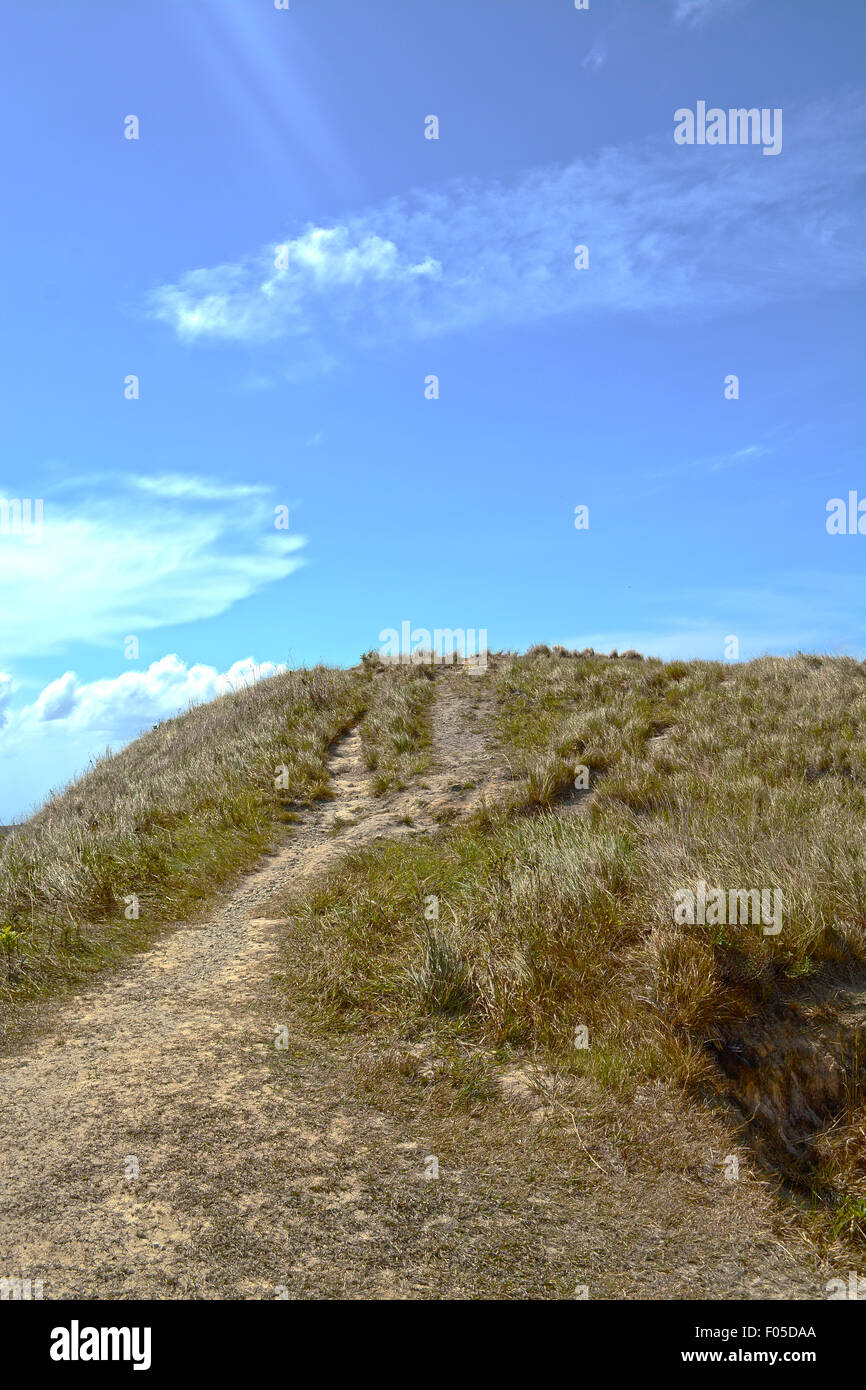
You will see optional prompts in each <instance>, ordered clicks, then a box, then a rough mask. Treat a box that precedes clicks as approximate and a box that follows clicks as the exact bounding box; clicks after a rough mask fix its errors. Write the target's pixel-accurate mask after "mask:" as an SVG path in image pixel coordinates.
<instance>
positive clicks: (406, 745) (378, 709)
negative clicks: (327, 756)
mask: <svg viewBox="0 0 866 1390" xmlns="http://www.w3.org/2000/svg"><path fill="white" fill-rule="evenodd" d="M363 662H364V667H365V669H366V671H367V672H368V674H369V676H370V681H371V692H370V700H369V707H368V710H367V715H366V718H365V720H364V723H363V725H362V726H361V745H362V747H363V750H364V762H365V764H366V766H367V769H368V771H370V772H372V773H373V790H374V791H375V792H376V794H377V795H378V796H384V795H385V793H386V792H389V791H393V790H395V789H400V788H402V787H405V786H406V785H407V784H408V781H409V779H410V778H411V777H415V776H418V775H419V774H420V773H422V772H425V771H426V770H427V768H428V767H429V764H430V706H431V704H432V701H433V697H434V685H433V680H432V675H433V672H432V670H431V668H430V667H429V666H387V665H384V664H383V663H382V662H380V661H379V659H378V656H377V655H376V653H372V652H371V653H368V654H367V655H366V656H365V657H364V658H363Z"/></svg>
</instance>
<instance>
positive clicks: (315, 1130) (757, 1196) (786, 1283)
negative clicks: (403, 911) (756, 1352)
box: [0, 675, 821, 1299]
mask: <svg viewBox="0 0 866 1390" xmlns="http://www.w3.org/2000/svg"><path fill="white" fill-rule="evenodd" d="M477 679H478V678H476V677H465V676H464V677H461V676H457V675H454V676H448V677H447V678H445V679H443V680H442V681H441V686H440V689H439V698H438V700H437V702H436V705H435V706H434V710H435V723H434V755H435V764H434V767H433V770H432V771H431V773H430V774H428V775H427V776H426V777H425V779H424V785H423V786H422V787H418V788H411V789H409V790H408V791H406V792H404V793H401V794H399V795H398V796H395V797H392V798H390V799H389V800H388V801H387V802H384V803H383V802H382V801H381V800H377V799H376V798H374V797H372V796H371V794H370V792H369V789H368V779H367V776H366V774H365V771H364V768H363V764H362V761H361V756H360V739H359V737H358V735H357V733H356V732H353V733H351V734H349V735H348V736H347V737H346V738H345V739H343V740H342V741H341V742H340V743H339V745H337V746H336V747H335V749H334V751H333V756H332V759H331V775H332V786H333V789H334V792H335V799H334V801H332V802H330V803H325V804H323V805H322V806H320V807H318V808H317V809H315V810H314V811H312V812H310V813H309V814H308V815H307V816H306V817H305V819H304V822H303V823H302V824H300V825H298V826H297V827H296V828H295V829H294V830H293V832H292V834H291V838H290V840H289V843H288V844H287V845H286V846H285V847H284V848H283V849H281V850H280V851H279V852H278V853H277V854H276V855H274V856H273V857H272V858H271V859H270V860H269V861H268V862H266V864H265V866H264V867H263V868H261V869H260V870H259V871H258V872H256V873H254V874H252V875H250V876H249V877H247V878H246V879H244V880H243V882H242V883H241V884H240V886H239V887H238V888H237V889H236V891H235V892H234V893H233V894H232V895H231V897H230V899H229V900H228V902H227V903H226V904H225V906H224V907H223V908H222V910H220V911H219V912H218V913H216V914H215V915H214V916H213V917H212V918H211V919H210V920H207V921H203V922H200V923H197V924H194V925H187V926H181V927H179V928H178V929H177V930H176V931H175V932H174V933H173V934H172V935H170V936H167V937H164V938H163V939H162V940H161V941H160V942H159V943H157V944H156V945H155V946H154V947H153V948H152V949H151V950H150V951H149V952H147V953H146V954H144V955H142V956H140V957H138V958H136V959H135V960H134V961H133V962H132V963H131V964H129V965H128V966H126V967H125V968H124V969H123V970H121V971H119V972H118V973H117V974H116V975H115V976H113V977H112V978H111V980H110V981H109V982H107V983H103V984H101V985H99V986H97V987H95V988H93V989H91V990H88V991H87V992H85V993H83V994H81V995H79V996H78V997H76V998H74V999H73V1000H71V1001H70V1002H69V1003H68V1004H66V1005H65V1006H63V1008H62V1009H61V1010H60V1011H59V1013H58V1016H57V1025H56V1027H55V1029H54V1031H53V1033H52V1034H51V1035H50V1036H45V1037H42V1038H40V1039H39V1040H37V1041H36V1042H35V1043H34V1044H33V1046H32V1049H31V1052H30V1055H28V1056H15V1057H9V1058H6V1059H3V1060H2V1061H0V1094H2V1096H3V1101H2V1111H0V1276H6V1277H10V1276H17V1277H20V1278H22V1279H31V1280H36V1279H41V1280H42V1281H43V1286H44V1297H45V1298H51V1299H57V1298H64V1297H73V1298H83V1299H87V1298H109V1299H124V1298H135V1297H139V1298H212V1299H229V1298H242V1299H262V1298H264V1299H272V1298H279V1297H292V1298H294V1297H315V1298H325V1297H360V1298H388V1297H401V1298H431V1297H434V1298H435V1297H445V1298H461V1297H527V1296H529V1297H574V1296H575V1294H574V1290H575V1288H576V1287H580V1286H583V1285H588V1286H589V1288H590V1290H591V1294H590V1296H591V1297H607V1298H621V1297H660V1296H661V1297H676V1296H685V1297H693V1298H719V1297H725V1296H731V1297H741V1298H748V1297H763V1298H767V1297H769V1298H778V1297H800V1298H810V1297H811V1298H814V1297H821V1291H820V1290H821V1284H820V1282H819V1281H820V1279H821V1272H820V1271H819V1270H818V1268H817V1266H815V1265H814V1264H811V1263H810V1262H809V1260H808V1259H807V1258H806V1257H805V1256H804V1255H803V1254H802V1252H795V1253H793V1254H792V1253H791V1252H790V1251H789V1250H785V1248H784V1247H781V1249H782V1252H783V1253H781V1254H780V1247H779V1242H778V1241H777V1239H776V1237H775V1235H774V1234H773V1232H772V1230H771V1229H770V1226H769V1224H768V1220H767V1215H766V1209H765V1205H762V1203H764V1204H765V1195H764V1194H763V1189H761V1188H755V1189H754V1191H753V1190H752V1189H750V1188H748V1185H746V1184H743V1185H742V1186H741V1189H740V1192H739V1193H737V1194H734V1193H733V1192H727V1193H725V1192H722V1193H721V1194H720V1193H719V1190H718V1184H715V1186H714V1185H713V1184H709V1186H708V1185H707V1182H706V1176H705V1173H704V1169H703V1167H702V1166H701V1165H700V1164H698V1165H697V1168H696V1169H695V1171H691V1170H689V1166H688V1164H686V1169H685V1172H684V1176H683V1189H682V1193H681V1194H679V1196H680V1197H681V1216H680V1217H678V1219H677V1220H676V1221H675V1222H674V1223H673V1226H672V1225H671V1221H670V1210H671V1206H670V1193H669V1192H668V1191H667V1188H666V1187H665V1185H664V1184H662V1183H659V1184H656V1186H654V1185H653V1180H652V1179H651V1178H650V1179H647V1180H644V1181H643V1182H638V1183H636V1182H635V1180H634V1177H633V1175H629V1174H628V1173H622V1172H620V1171H619V1170H618V1169H617V1166H616V1155H615V1152H612V1153H608V1154H607V1155H605V1152H604V1151H603V1150H602V1149H601V1148H600V1149H599V1150H598V1151H597V1152H598V1154H599V1155H600V1157H601V1163H599V1161H598V1158H596V1157H593V1158H592V1162H591V1163H590V1161H589V1160H588V1159H587V1160H584V1157H583V1154H582V1153H576V1151H575V1145H574V1140H573V1139H572V1138H571V1137H570V1135H565V1137H564V1138H563V1141H562V1142H563V1144H567V1145H568V1156H567V1160H565V1161H563V1162H561V1163H559V1162H551V1161H550V1159H549V1156H548V1158H547V1159H545V1157H544V1155H545V1153H547V1150H546V1149H545V1147H544V1144H543V1143H542V1140H541V1129H540V1126H539V1124H538V1117H537V1114H534V1113H533V1110H532V1106H531V1105H530V1104H528V1103H526V1102H525V1101H524V1100H522V1099H521V1098H519V1097H518V1098H517V1099H514V1100H512V1101H508V1102H507V1103H506V1102H503V1116H502V1118H501V1123H500V1124H499V1126H498V1128H497V1133H496V1137H495V1138H494V1139H492V1138H491V1137H490V1136H489V1135H488V1134H487V1133H486V1132H485V1129H484V1126H483V1124H479V1123H476V1122H475V1121H472V1120H469V1121H467V1120H461V1121H460V1124H459V1125H456V1126H455V1125H451V1124H450V1123H448V1122H446V1121H444V1120H440V1119H437V1118H436V1117H435V1115H432V1114H430V1113H427V1112H425V1111H423V1109H419V1111H418V1113H417V1114H416V1115H413V1116H410V1117H407V1118H405V1119H404V1120H400V1119H399V1118H397V1117H395V1116H394V1115H393V1114H389V1113H386V1112H383V1111H380V1110H379V1109H377V1108H376V1107H375V1106H374V1105H373V1104H372V1103H365V1102H364V1101H363V1099H359V1095H358V1091H357V1088H356V1087H353V1084H352V1081H351V1078H352V1076H353V1075H354V1071H353V1067H354V1065H355V1063H354V1059H353V1056H352V1051H353V1046H355V1045H354V1044H352V1043H351V1042H349V1041H347V1043H346V1046H345V1047H344V1048H343V1049H342V1051H336V1052H335V1051H334V1049H333V1047H332V1046H331V1045H330V1044H329V1045H328V1046H327V1047H325V1046H323V1045H321V1044H320V1043H319V1042H318V1040H317V1039H316V1038H315V1037H314V1036H311V1035H309V1033H308V1032H306V1031H305V1028H304V1024H303V1022H302V1020H301V1019H300V1018H299V1017H294V1016H292V1015H289V1016H286V1008H285V1005H282V1004H278V1003H277V1002H276V1001H277V998H278V996H277V995H276V994H275V992H274V985H273V977H274V972H275V970H276V969H277V968H278V962H279V941H280V935H281V932H283V931H284V930H285V927H284V925H283V924H278V923H273V922H271V921H269V920H268V919H267V918H263V917H261V916H257V915H256V913H257V911H260V910H261V909H262V906H263V905H264V904H265V903H266V902H267V900H268V898H269V897H270V896H271V895H272V894H274V893H275V892H276V891H277V890H279V889H281V888H284V887H285V886H286V885H288V884H292V885H295V884H297V883H298V882H299V881H301V880H303V879H305V878H309V877H310V876H312V875H316V874H318V873H320V872H321V871H322V870H323V869H324V868H325V867H327V866H328V865H329V864H330V863H332V862H334V861H335V860H336V859H337V858H339V856H340V855H342V854H343V853H344V852H345V849H346V848H347V847H348V846H349V845H357V844H363V843H368V842H370V841H373V840H376V839H378V838H381V837H384V836H396V835H414V834H418V833H419V832H422V831H427V830H430V829H432V828H434V827H435V825H436V824H437V823H439V822H440V821H441V819H442V817H443V813H445V812H447V814H448V816H450V815H452V814H453V815H459V814H462V813H463V812H465V811H466V810H468V809H470V808H471V807H472V806H473V805H475V804H477V802H478V800H479V799H480V797H481V796H482V795H484V794H489V795H492V796H494V795H499V794H501V792H502V789H503V787H504V786H505V785H506V784H507V781H508V778H507V775H504V774H502V773H501V772H500V771H499V769H498V768H497V766H496V760H495V756H494V755H493V754H492V753H491V751H490V742H489V738H488V737H487V735H486V732H485V720H486V719H487V716H488V715H489V712H490V708H491V700H492V696H491V693H490V691H489V689H488V687H487V686H486V684H485V683H482V682H480V681H479V682H478V683H477V684H475V682H476V680H477ZM470 784H471V785H470ZM446 818H447V817H446ZM277 1043H279V1044H280V1046H277ZM672 1123H673V1121H672ZM431 1155H434V1156H436V1159H437V1162H438V1163H439V1165H440V1171H439V1177H438V1179H437V1180H436V1181H433V1180H430V1176H429V1174H430V1163H429V1158H430V1156H431ZM576 1163H577V1165H578V1166H577V1168H576V1167H575V1164H576ZM704 1166H705V1165H704ZM692 1167H693V1168H694V1167H695V1165H692ZM528 1173H531V1178H532V1181H531V1182H529V1183H528V1181H527V1174H528ZM600 1175H601V1176H600ZM665 1182H667V1179H665ZM738 1202H739V1203H740V1207H739V1210H738V1211H735V1208H736V1204H737V1203H738ZM726 1213H728V1214H727V1215H726ZM725 1223H727V1224H725Z"/></svg>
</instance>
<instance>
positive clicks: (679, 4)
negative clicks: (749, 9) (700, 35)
mask: <svg viewBox="0 0 866 1390" xmlns="http://www.w3.org/2000/svg"><path fill="white" fill-rule="evenodd" d="M746 4H748V0H676V8H675V9H674V23H675V24H684V25H686V27H687V28H689V29H698V28H700V27H701V26H702V25H704V24H706V23H708V22H709V21H711V20H713V19H720V18H721V17H722V16H723V15H726V14H728V13H730V11H731V10H734V9H742V8H743V6H744V5H746Z"/></svg>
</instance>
